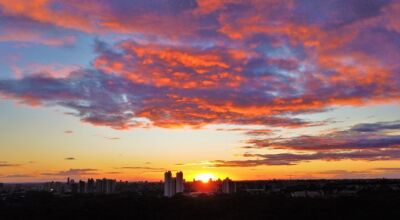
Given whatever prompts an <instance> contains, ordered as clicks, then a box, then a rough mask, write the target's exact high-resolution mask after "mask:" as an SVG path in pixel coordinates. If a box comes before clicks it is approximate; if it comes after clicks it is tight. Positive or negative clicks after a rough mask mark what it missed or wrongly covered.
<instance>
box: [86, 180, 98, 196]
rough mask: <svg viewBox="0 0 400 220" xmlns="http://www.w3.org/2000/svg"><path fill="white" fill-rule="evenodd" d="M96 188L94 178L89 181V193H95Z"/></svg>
mask: <svg viewBox="0 0 400 220" xmlns="http://www.w3.org/2000/svg"><path fill="white" fill-rule="evenodd" d="M95 187H96V185H95V182H94V179H92V178H91V179H88V181H87V188H86V191H87V192H88V193H94V189H95Z"/></svg>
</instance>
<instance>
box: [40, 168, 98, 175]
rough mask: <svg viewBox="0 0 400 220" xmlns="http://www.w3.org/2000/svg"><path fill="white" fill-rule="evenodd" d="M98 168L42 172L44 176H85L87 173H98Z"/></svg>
mask: <svg viewBox="0 0 400 220" xmlns="http://www.w3.org/2000/svg"><path fill="white" fill-rule="evenodd" d="M98 171H99V170H97V169H69V170H63V171H58V172H54V173H42V174H41V175H44V176H87V175H98V174H99V173H98Z"/></svg>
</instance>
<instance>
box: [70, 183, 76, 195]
mask: <svg viewBox="0 0 400 220" xmlns="http://www.w3.org/2000/svg"><path fill="white" fill-rule="evenodd" d="M70 187H71V193H78V184H77V183H70Z"/></svg>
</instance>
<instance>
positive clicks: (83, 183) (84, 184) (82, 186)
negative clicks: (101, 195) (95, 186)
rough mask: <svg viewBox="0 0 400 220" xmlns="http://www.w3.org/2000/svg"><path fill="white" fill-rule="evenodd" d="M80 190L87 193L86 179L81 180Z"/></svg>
mask: <svg viewBox="0 0 400 220" xmlns="http://www.w3.org/2000/svg"><path fill="white" fill-rule="evenodd" d="M78 192H79V193H86V183H85V181H82V180H79V184H78Z"/></svg>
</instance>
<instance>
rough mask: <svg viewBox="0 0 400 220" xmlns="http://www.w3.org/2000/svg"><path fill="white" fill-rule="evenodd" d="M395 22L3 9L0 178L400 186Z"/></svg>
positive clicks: (362, 10) (189, 5)
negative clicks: (389, 182)
mask: <svg viewBox="0 0 400 220" xmlns="http://www.w3.org/2000/svg"><path fill="white" fill-rule="evenodd" d="M399 14H400V2H398V1H396V0H364V1H358V0H331V1H317V0H315V1H300V0H282V1H277V0H265V1H259V0H237V1H236V0H221V1H208V0H168V1H164V0H151V1H142V0H133V1H132V0H116V1H106V0H85V1H77V0H76V1H75V0H72V1H61V0H31V1H24V0H0V183H17V182H46V181H53V180H54V181H65V179H66V178H67V177H71V178H73V179H75V180H79V179H88V178H94V179H100V178H107V179H117V180H124V181H125V180H126V181H152V182H159V181H160V180H163V174H164V172H165V171H167V170H170V171H171V172H172V173H176V172H178V171H182V172H183V173H184V174H185V179H187V180H189V181H191V180H193V179H200V180H202V181H206V180H207V179H210V178H211V179H213V180H216V179H221V180H223V179H225V178H226V177H229V178H231V179H233V180H235V181H236V180H271V179H358V178H360V179H365V178H400V166H399V162H400V63H399V62H398V60H400V19H399ZM182 175H183V174H182ZM225 189H226V191H230V189H231V188H230V186H229V184H225Z"/></svg>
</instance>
